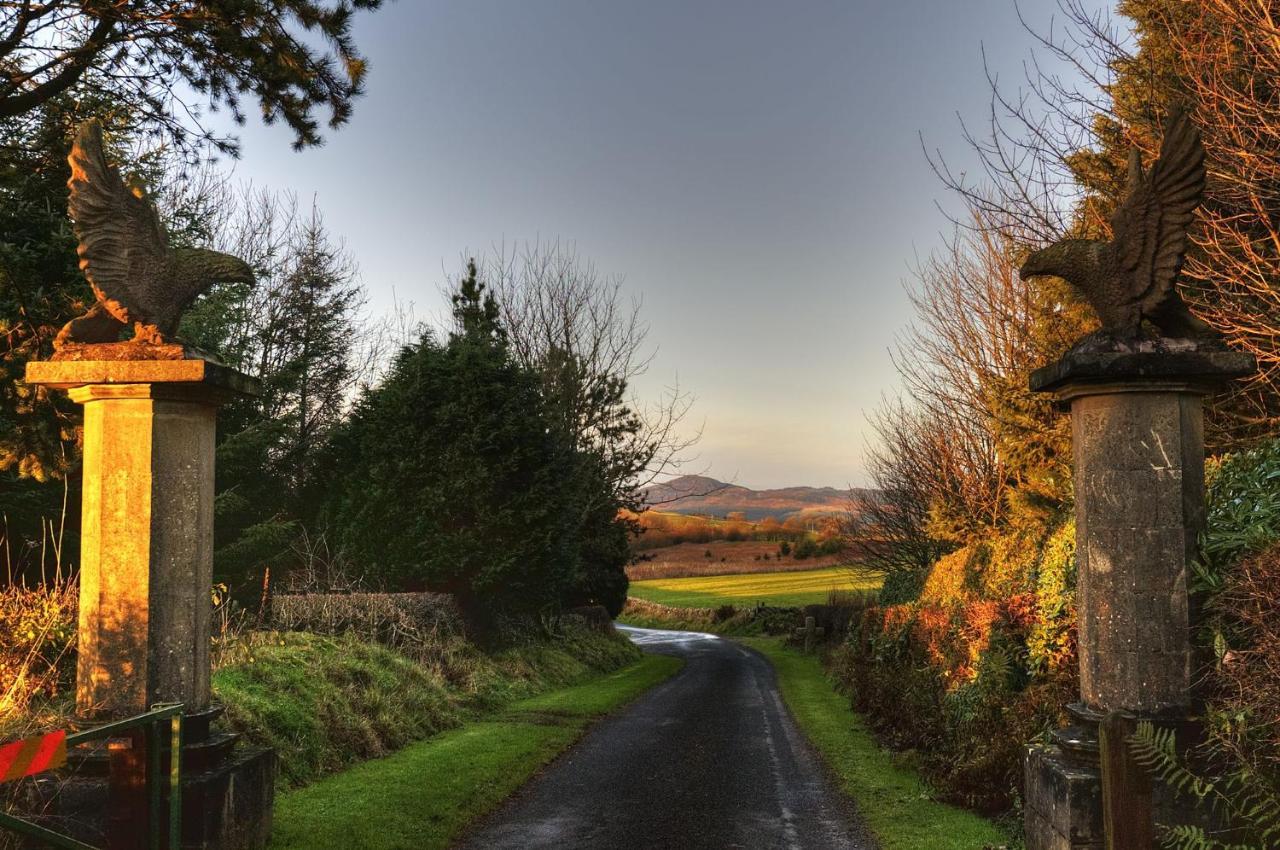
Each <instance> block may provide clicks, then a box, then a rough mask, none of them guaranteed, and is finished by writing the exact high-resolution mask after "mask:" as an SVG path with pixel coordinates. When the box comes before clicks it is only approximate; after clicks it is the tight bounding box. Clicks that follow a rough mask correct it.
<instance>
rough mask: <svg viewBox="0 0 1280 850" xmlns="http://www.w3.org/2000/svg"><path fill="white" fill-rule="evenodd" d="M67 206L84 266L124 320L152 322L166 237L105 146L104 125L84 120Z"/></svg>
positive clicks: (77, 140) (100, 294) (73, 159)
mask: <svg viewBox="0 0 1280 850" xmlns="http://www.w3.org/2000/svg"><path fill="white" fill-rule="evenodd" d="M67 161H68V162H69V163H70V165H71V179H70V180H68V181H67V186H68V188H70V190H71V197H70V200H69V202H68V205H67V208H68V210H69V211H70V213H71V218H72V220H73V228H74V230H75V234H76V238H77V239H79V241H80V244H79V246H78V248H77V249H76V252H77V253H78V254H79V256H80V268H81V269H82V270H83V271H84V275H85V277H86V278H87V279H88V281H89V283H90V285H92V286H93V288H94V292H95V293H96V294H97V296H98V298H99V299H100V300H101V301H102V302H103V304H104V305H105V306H106V308H107V309H108V310H109V311H110V312H111V314H112V315H114V316H115V317H116V318H117V319H119V320H120V321H122V322H135V321H148V320H150V318H151V317H150V316H149V315H148V313H149V310H148V308H149V307H150V306H151V305H148V304H147V303H146V300H147V299H146V295H145V292H146V287H147V285H148V283H150V280H149V278H150V277H152V276H154V275H156V274H158V273H160V271H161V270H162V269H163V268H164V265H165V259H166V257H167V254H168V240H167V239H166V238H165V235H164V228H163V227H162V226H161V224H160V218H159V216H158V215H157V213H156V211H155V208H154V207H153V206H152V205H151V204H150V203H149V202H147V200H146V199H145V198H143V197H141V196H140V194H139V193H136V192H134V191H133V190H132V189H130V188H129V187H128V186H126V185H125V182H124V181H123V180H122V179H121V178H120V172H119V171H118V170H117V169H116V168H114V167H113V166H111V165H110V164H108V162H107V158H106V154H105V152H104V151H103V144H102V127H101V126H100V125H99V124H98V122H96V121H88V122H86V123H85V124H83V125H81V127H80V129H79V130H78V131H77V133H76V138H75V143H74V144H73V145H72V147H71V155H70V156H69V157H68V158H67Z"/></svg>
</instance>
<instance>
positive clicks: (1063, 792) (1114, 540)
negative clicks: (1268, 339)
mask: <svg viewBox="0 0 1280 850" xmlns="http://www.w3.org/2000/svg"><path fill="white" fill-rule="evenodd" d="M1117 348H1118V350H1114V351H1104V352H1078V351H1077V352H1073V353H1071V354H1068V355H1067V356H1066V357H1064V358H1063V359H1062V360H1060V361H1059V362H1057V363H1055V364H1053V365H1051V366H1047V367H1045V368H1043V369H1040V370H1037V371H1036V372H1035V373H1033V375H1032V377H1031V388H1032V389H1033V390H1036V391H1039V392H1048V393H1053V394H1054V395H1055V397H1056V398H1058V399H1059V400H1060V401H1062V402H1064V403H1066V404H1069V405H1070V410H1071V432H1072V447H1073V480H1074V485H1075V512H1076V563H1077V587H1076V601H1077V622H1078V626H1079V636H1078V652H1079V661H1080V701H1079V702H1078V703H1075V704H1073V705H1071V706H1069V707H1068V711H1069V713H1070V714H1071V716H1072V717H1073V718H1074V720H1075V724H1074V725H1073V726H1071V727H1069V728H1067V729H1063V730H1060V731H1059V732H1057V733H1055V736H1054V737H1055V743H1054V744H1053V745H1048V746H1044V745H1038V746H1032V747H1031V748H1030V749H1029V751H1028V754H1027V759H1026V834H1027V846H1028V848H1029V850H1068V848H1072V850H1074V848H1095V847H1097V848H1101V847H1102V846H1103V840H1104V839H1103V833H1102V786H1101V777H1100V771H1099V743H1098V724H1099V723H1100V721H1101V720H1102V719H1103V718H1104V717H1105V716H1106V715H1107V714H1108V713H1110V712H1113V711H1124V712H1129V713H1132V714H1133V715H1136V716H1139V717H1150V718H1154V719H1164V720H1168V721H1170V722H1176V721H1179V720H1183V719H1186V718H1188V717H1189V716H1190V714H1191V711H1192V694H1191V683H1192V677H1193V673H1194V670H1193V661H1192V655H1191V643H1190V637H1191V634H1190V620H1189V611H1188V596H1187V569H1188V565H1189V563H1190V562H1191V560H1192V559H1193V558H1194V557H1195V556H1196V545H1197V538H1198V535H1199V533H1200V530H1201V528H1202V526H1203V523H1204V512H1205V504H1204V499H1205V493H1204V426H1203V410H1202V408H1203V400H1204V397H1205V396H1206V395H1208V394H1209V393H1211V392H1213V391H1214V390H1215V389H1217V388H1219V387H1221V386H1222V385H1223V384H1225V383H1226V382H1227V381H1229V380H1230V379H1232V378H1237V377H1242V376H1245V375H1248V374H1251V373H1252V372H1253V371H1254V368H1255V367H1254V361H1253V358H1252V357H1251V356H1249V355H1247V354H1243V353H1240V352H1233V351H1227V350H1224V349H1222V348H1221V347H1211V346H1209V345H1206V344H1203V343H1201V344H1198V345H1197V344H1195V343H1192V342H1189V341H1186V340H1152V341H1143V342H1139V343H1133V344H1130V345H1127V346H1124V347H1123V348H1121V347H1117Z"/></svg>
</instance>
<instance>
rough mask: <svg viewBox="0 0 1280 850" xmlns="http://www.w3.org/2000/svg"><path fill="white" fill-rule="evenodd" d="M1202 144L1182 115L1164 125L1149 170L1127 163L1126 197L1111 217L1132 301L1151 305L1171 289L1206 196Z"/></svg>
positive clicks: (1117, 250)
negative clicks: (1158, 149)
mask: <svg viewBox="0 0 1280 850" xmlns="http://www.w3.org/2000/svg"><path fill="white" fill-rule="evenodd" d="M1204 183H1205V170H1204V147H1203V146H1202V145H1201V144H1200V132H1199V131H1198V130H1197V129H1196V128H1195V125H1194V124H1192V123H1191V119H1189V118H1188V117H1187V115H1186V113H1184V112H1182V111H1178V112H1175V113H1174V114H1173V115H1171V116H1170V118H1169V123H1168V124H1167V125H1166V127H1165V133H1164V142H1163V143H1162V144H1161V145H1160V158H1159V159H1157V160H1156V164H1155V166H1154V167H1153V168H1152V169H1151V172H1150V173H1149V174H1146V175H1144V174H1143V173H1142V168H1141V166H1140V165H1139V164H1138V162H1137V158H1136V155H1135V158H1134V161H1133V162H1131V164H1130V176H1129V197H1127V198H1126V199H1125V201H1124V203H1123V204H1122V205H1121V206H1120V207H1119V208H1118V209H1117V210H1116V212H1115V214H1114V215H1113V216H1112V217H1111V229H1112V234H1113V238H1112V243H1113V245H1114V246H1115V249H1116V256H1117V259H1118V261H1119V264H1120V268H1121V270H1122V271H1124V272H1125V273H1126V274H1127V275H1129V277H1130V280H1132V289H1131V290H1130V293H1129V295H1130V298H1131V299H1132V300H1133V301H1144V302H1147V303H1155V302H1158V301H1160V300H1162V299H1163V298H1164V297H1166V296H1167V295H1168V294H1169V293H1171V292H1173V291H1174V290H1173V286H1174V283H1175V282H1176V281H1177V279H1178V274H1179V273H1180V272H1181V271H1182V259H1183V257H1184V256H1185V254H1186V251H1187V229H1188V228H1189V227H1190V226H1191V221H1192V218H1193V217H1194V215H1195V210H1196V207H1198V206H1200V200H1201V198H1202V197H1203V195H1204Z"/></svg>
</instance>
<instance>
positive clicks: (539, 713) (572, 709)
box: [271, 655, 683, 850]
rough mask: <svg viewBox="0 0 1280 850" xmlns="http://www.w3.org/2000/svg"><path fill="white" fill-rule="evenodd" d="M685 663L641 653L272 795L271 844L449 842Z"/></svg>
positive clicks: (317, 848) (302, 848)
mask: <svg viewBox="0 0 1280 850" xmlns="http://www.w3.org/2000/svg"><path fill="white" fill-rule="evenodd" d="M682 664H683V662H682V661H681V660H679V659H676V658H671V657H669V656H665V655H646V656H644V658H643V659H641V660H640V661H637V662H635V663H634V664H631V665H629V666H627V667H625V668H623V669H621V670H618V671H616V672H614V673H610V674H607V675H604V676H601V677H599V678H596V679H593V680H591V681H589V682H585V683H582V684H579V685H575V686H573V687H569V688H565V689H562V690H558V691H553V692H550V693H544V694H542V695H539V696H535V697H531V698H528V699H524V700H521V701H519V702H515V703H512V704H510V705H508V706H507V707H506V709H504V710H503V711H501V712H500V713H499V714H497V715H495V716H493V717H491V718H487V719H484V720H480V721H476V722H472V723H468V724H466V725H464V726H462V727H460V728H457V729H453V730H450V731H448V732H444V733H442V734H440V735H437V736H435V737H433V738H429V739H427V740H425V741H419V742H418V743H416V744H411V745H409V746H408V747H406V748H404V749H402V750H400V751H399V752H397V753H395V754H394V755H391V756H388V757H386V758H382V759H377V760H374V761H367V762H364V763H362V764H359V765H357V766H356V767H354V768H352V769H350V770H348V771H346V772H344V773H340V774H337V775H335V776H331V777H329V778H327V779H323V780H321V781H319V782H316V783H315V784H313V785H310V786H308V787H306V788H301V789H298V790H296V791H290V792H286V793H284V794H282V795H280V796H279V798H278V799H277V800H276V808H275V827H274V834H273V837H272V841H271V848H272V850H329V848H339V847H360V848H365V850H417V848H423V850H430V848H443V847H447V846H448V845H449V842H451V841H452V840H454V839H455V838H456V837H457V836H458V835H459V833H461V831H462V830H463V829H464V828H465V827H466V826H467V824H469V823H471V822H472V821H474V820H475V819H476V818H478V817H480V816H481V815H483V814H484V813H485V812H487V811H489V810H491V809H492V808H494V807H495V806H497V805H498V804H499V803H501V802H502V801H503V800H505V799H506V798H507V797H508V796H509V795H510V794H511V793H512V792H513V791H515V790H516V789H517V788H518V787H520V785H521V784H523V783H524V781H525V780H526V779H528V778H529V777H530V776H531V775H532V774H533V773H534V772H535V771H536V770H537V769H538V768H540V767H542V766H543V765H545V764H546V763H547V762H549V761H551V760H552V759H553V758H555V756H556V755H558V754H559V753H560V752H561V751H563V750H564V749H565V748H567V747H568V746H569V745H570V744H572V743H573V742H574V741H576V740H577V739H578V738H579V737H581V735H582V733H583V732H584V731H585V730H586V728H587V727H588V726H589V725H590V724H591V723H592V722H593V721H594V720H596V719H598V718H600V717H602V716H604V715H605V714H608V713H610V712H612V711H614V710H616V709H618V708H620V707H621V706H623V705H625V704H626V703H628V702H630V701H631V700H633V699H635V698H636V697H637V696H639V695H640V694H641V693H643V692H644V691H646V690H648V689H649V688H651V687H653V686H654V685H656V684H657V683H658V682H661V681H662V680H663V679H666V678H667V677H668V676H670V675H671V674H673V673H675V672H676V670H678V669H679V668H680V667H681V666H682Z"/></svg>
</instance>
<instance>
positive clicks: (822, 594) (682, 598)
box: [627, 566, 882, 608]
mask: <svg viewBox="0 0 1280 850" xmlns="http://www.w3.org/2000/svg"><path fill="white" fill-rule="evenodd" d="M881 581H882V578H881V576H880V575H879V574H878V573H872V572H869V571H867V570H865V569H862V568H858V567H851V566H846V567H827V568H825V569H820V570H804V571H790V572H773V573H738V574H736V575H720V576H697V577H694V578H666V579H649V580H648V581H633V582H632V583H631V586H630V587H629V588H628V590H627V594H628V595H629V596H633V597H635V598H637V599H644V600H646V601H649V602H658V603H660V604H662V605H673V606H677V607H686V608H715V607H717V606H719V605H738V606H746V605H755V604H757V603H760V604H764V605H777V606H800V605H816V604H821V603H824V602H826V601H827V597H828V596H830V594H831V591H833V590H844V591H849V590H874V589H876V588H878V587H879V586H880V584H881Z"/></svg>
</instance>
